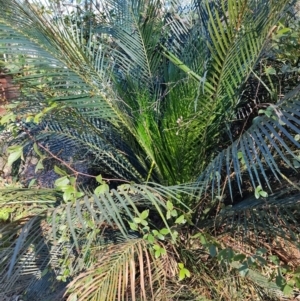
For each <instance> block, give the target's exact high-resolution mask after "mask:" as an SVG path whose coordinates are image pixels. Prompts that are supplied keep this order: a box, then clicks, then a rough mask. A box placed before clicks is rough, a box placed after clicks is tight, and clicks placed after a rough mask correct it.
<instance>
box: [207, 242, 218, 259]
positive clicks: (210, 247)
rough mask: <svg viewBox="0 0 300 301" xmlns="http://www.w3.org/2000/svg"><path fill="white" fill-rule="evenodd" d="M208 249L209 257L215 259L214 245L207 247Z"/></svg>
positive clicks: (215, 248)
mask: <svg viewBox="0 0 300 301" xmlns="http://www.w3.org/2000/svg"><path fill="white" fill-rule="evenodd" d="M208 249H209V254H210V256H211V257H215V256H216V255H217V247H216V246H215V245H209V248H208Z"/></svg>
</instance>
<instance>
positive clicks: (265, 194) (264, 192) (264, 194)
mask: <svg viewBox="0 0 300 301" xmlns="http://www.w3.org/2000/svg"><path fill="white" fill-rule="evenodd" d="M259 194H260V195H261V196H262V197H264V198H266V197H268V193H267V192H266V191H263V190H262V191H260V192H259Z"/></svg>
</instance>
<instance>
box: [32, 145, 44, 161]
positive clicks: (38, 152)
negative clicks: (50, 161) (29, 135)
mask: <svg viewBox="0 0 300 301" xmlns="http://www.w3.org/2000/svg"><path fill="white" fill-rule="evenodd" d="M33 149H34V151H35V153H36V154H37V155H38V156H40V157H41V158H43V157H44V155H43V154H42V153H41V152H40V150H39V149H38V146H37V144H36V143H33Z"/></svg>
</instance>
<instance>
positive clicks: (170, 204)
mask: <svg viewBox="0 0 300 301" xmlns="http://www.w3.org/2000/svg"><path fill="white" fill-rule="evenodd" d="M173 208H174V206H173V204H172V202H170V201H167V210H168V211H172V210H173Z"/></svg>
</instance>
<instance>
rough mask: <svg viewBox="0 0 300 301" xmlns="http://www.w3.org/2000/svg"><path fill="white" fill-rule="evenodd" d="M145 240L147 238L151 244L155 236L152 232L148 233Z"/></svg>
mask: <svg viewBox="0 0 300 301" xmlns="http://www.w3.org/2000/svg"><path fill="white" fill-rule="evenodd" d="M147 240H148V241H149V242H150V243H151V244H153V243H154V241H155V238H154V236H153V235H152V234H148V235H147Z"/></svg>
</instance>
